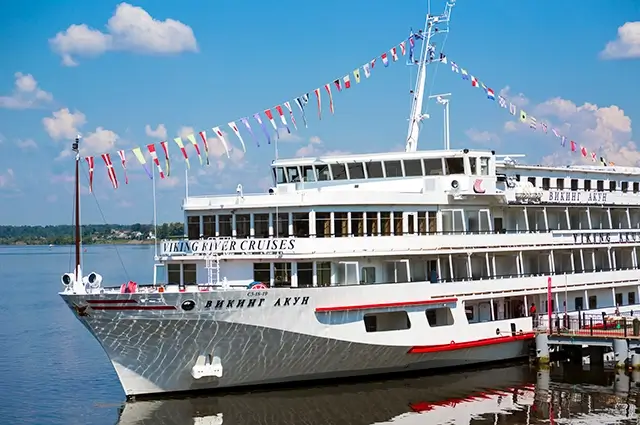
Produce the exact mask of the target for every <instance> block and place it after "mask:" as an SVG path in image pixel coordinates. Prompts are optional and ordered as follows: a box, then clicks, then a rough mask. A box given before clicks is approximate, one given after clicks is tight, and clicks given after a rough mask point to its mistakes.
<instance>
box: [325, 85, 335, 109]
mask: <svg viewBox="0 0 640 425" xmlns="http://www.w3.org/2000/svg"><path fill="white" fill-rule="evenodd" d="M324 88H325V90H327V93H328V94H329V110H330V111H331V113H332V114H333V96H332V95H331V85H330V84H325V85H324Z"/></svg>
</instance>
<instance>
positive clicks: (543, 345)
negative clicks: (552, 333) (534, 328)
mask: <svg viewBox="0 0 640 425" xmlns="http://www.w3.org/2000/svg"><path fill="white" fill-rule="evenodd" d="M536 360H537V362H538V364H549V336H548V335H547V334H543V333H539V334H538V335H536Z"/></svg>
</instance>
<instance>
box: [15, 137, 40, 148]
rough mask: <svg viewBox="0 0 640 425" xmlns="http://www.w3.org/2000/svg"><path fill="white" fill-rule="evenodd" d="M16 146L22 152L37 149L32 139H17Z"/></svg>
mask: <svg viewBox="0 0 640 425" xmlns="http://www.w3.org/2000/svg"><path fill="white" fill-rule="evenodd" d="M16 145H17V146H18V147H19V148H20V149H22V150H29V149H37V148H38V145H37V144H36V142H35V140H33V139H18V140H17V141H16Z"/></svg>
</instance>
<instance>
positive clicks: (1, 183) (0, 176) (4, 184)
mask: <svg viewBox="0 0 640 425" xmlns="http://www.w3.org/2000/svg"><path fill="white" fill-rule="evenodd" d="M14 185H15V174H14V173H13V169H11V168H9V169H7V171H5V172H3V173H0V189H10V188H12V187H13V186H14Z"/></svg>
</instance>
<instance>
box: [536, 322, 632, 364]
mask: <svg viewBox="0 0 640 425" xmlns="http://www.w3.org/2000/svg"><path fill="white" fill-rule="evenodd" d="M633 313H634V312H633V311H631V312H627V313H625V314H623V315H607V314H605V313H602V314H601V315H593V314H591V315H586V314H578V315H577V316H568V315H562V316H560V315H556V316H555V317H554V318H553V320H552V322H551V326H542V327H538V328H537V330H536V340H535V342H536V361H537V363H538V364H540V365H545V364H549V362H550V361H552V357H554V354H555V357H559V358H566V359H568V360H570V361H571V362H575V363H577V362H580V363H581V364H582V361H583V358H584V357H585V356H588V357H589V362H590V364H591V365H592V366H598V365H602V364H603V363H604V357H605V354H606V353H608V352H612V353H613V358H612V359H613V362H614V363H615V367H616V368H617V369H626V368H632V369H633V370H634V371H638V372H640V315H634V314H633Z"/></svg>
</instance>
